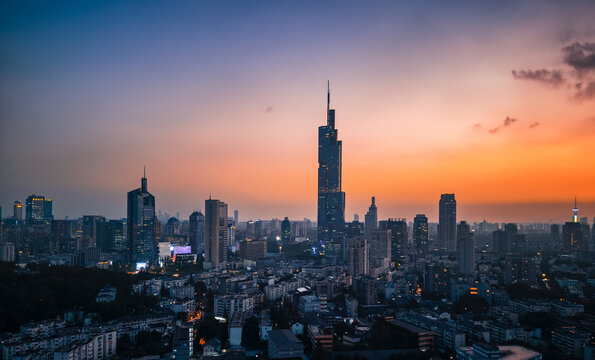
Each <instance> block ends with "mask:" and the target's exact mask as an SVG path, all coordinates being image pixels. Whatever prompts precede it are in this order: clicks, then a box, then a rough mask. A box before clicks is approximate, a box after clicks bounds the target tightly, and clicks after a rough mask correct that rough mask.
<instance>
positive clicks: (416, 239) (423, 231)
mask: <svg viewBox="0 0 595 360" xmlns="http://www.w3.org/2000/svg"><path fill="white" fill-rule="evenodd" d="M413 244H414V245H415V248H416V249H417V250H422V251H427V250H428V218H427V217H426V215H424V214H417V215H415V218H414V219H413Z"/></svg>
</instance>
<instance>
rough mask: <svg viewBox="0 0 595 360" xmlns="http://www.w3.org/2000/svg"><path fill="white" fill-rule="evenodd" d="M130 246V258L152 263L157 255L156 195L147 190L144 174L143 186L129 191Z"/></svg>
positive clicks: (138, 261) (138, 262) (135, 260)
mask: <svg viewBox="0 0 595 360" xmlns="http://www.w3.org/2000/svg"><path fill="white" fill-rule="evenodd" d="M127 224H128V246H129V251H130V260H131V261H132V262H133V263H135V264H137V266H139V264H141V263H143V264H145V265H146V264H151V263H152V262H153V261H154V260H155V259H156V257H157V250H156V244H155V241H156V240H155V197H154V196H153V195H152V194H151V193H149V191H148V190H147V178H146V175H144V174H143V177H142V179H141V187H140V188H138V189H134V190H132V191H130V192H128V222H127Z"/></svg>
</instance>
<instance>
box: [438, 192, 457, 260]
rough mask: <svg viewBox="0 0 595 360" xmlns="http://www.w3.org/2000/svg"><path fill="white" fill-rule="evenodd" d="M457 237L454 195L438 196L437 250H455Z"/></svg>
mask: <svg viewBox="0 0 595 360" xmlns="http://www.w3.org/2000/svg"><path fill="white" fill-rule="evenodd" d="M456 236H457V201H456V200H455V194H442V195H440V202H439V205H438V248H439V249H441V250H448V251H454V250H456V246H457V243H456Z"/></svg>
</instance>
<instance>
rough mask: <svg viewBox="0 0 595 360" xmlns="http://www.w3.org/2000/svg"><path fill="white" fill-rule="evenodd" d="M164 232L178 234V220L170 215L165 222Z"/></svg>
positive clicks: (172, 234)
mask: <svg viewBox="0 0 595 360" xmlns="http://www.w3.org/2000/svg"><path fill="white" fill-rule="evenodd" d="M165 234H166V235H170V236H175V235H180V220H178V218H176V217H170V218H169V219H168V220H167V223H166V224H165Z"/></svg>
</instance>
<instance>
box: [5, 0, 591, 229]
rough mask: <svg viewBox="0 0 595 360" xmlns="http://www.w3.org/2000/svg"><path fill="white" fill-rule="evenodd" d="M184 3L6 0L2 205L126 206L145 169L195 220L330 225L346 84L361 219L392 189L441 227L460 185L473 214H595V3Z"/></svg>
mask: <svg viewBox="0 0 595 360" xmlns="http://www.w3.org/2000/svg"><path fill="white" fill-rule="evenodd" d="M178 5H179V6H177V7H175V8H174V7H172V6H167V3H160V2H155V3H152V4H150V5H149V6H144V7H141V4H139V3H136V4H135V3H127V4H122V3H119V2H113V3H112V2H105V3H102V4H94V5H89V4H87V5H83V4H77V5H72V4H70V5H63V7H64V8H57V9H56V8H54V7H52V9H51V10H50V9H44V8H43V6H40V7H39V8H36V9H29V8H27V7H26V6H25V5H19V4H12V5H10V6H9V5H3V7H4V9H3V11H0V13H2V15H1V17H2V21H0V23H1V24H2V25H1V36H0V41H1V44H2V49H3V50H2V52H1V53H0V65H1V66H0V109H1V110H0V118H1V122H0V152H1V154H0V161H1V164H2V170H1V175H0V205H2V207H3V209H4V212H3V216H9V215H10V214H9V212H10V210H11V204H12V202H13V201H14V200H21V201H23V202H24V200H25V198H26V196H28V195H30V194H32V193H38V194H45V195H48V196H49V197H51V198H52V199H54V213H55V216H56V217H64V216H70V217H78V216H82V215H87V214H102V215H104V216H107V217H110V218H119V217H124V216H125V214H126V192H127V191H129V190H131V189H133V188H135V187H138V186H140V177H141V176H142V171H143V166H144V165H146V166H147V177H148V179H149V191H150V192H152V193H153V194H154V195H155V196H156V207H157V208H158V209H162V210H164V211H168V212H169V213H172V214H175V213H176V212H177V211H179V212H180V213H181V215H182V217H184V218H186V217H187V216H188V214H189V213H190V212H191V211H192V210H193V209H200V208H201V207H203V206H204V199H206V198H208V196H209V194H212V196H213V198H219V199H221V200H223V201H226V202H227V203H229V206H230V210H234V209H238V210H239V212H240V219H241V220H242V221H244V220H248V219H257V218H262V219H270V218H273V217H277V218H282V217H285V216H289V217H290V218H291V219H301V218H304V217H308V218H311V219H313V220H315V217H316V169H317V127H318V126H320V125H323V124H324V122H325V111H326V82H327V80H328V79H330V82H331V107H332V108H335V109H336V125H337V128H338V129H339V138H340V139H341V140H343V190H344V191H345V192H346V206H347V208H346V219H348V220H350V219H352V217H353V214H354V213H357V214H360V216H363V214H364V213H365V211H366V210H367V207H368V205H369V202H370V196H372V195H374V196H376V199H377V204H378V206H379V216H380V218H387V217H406V218H408V219H409V220H411V219H412V218H413V216H414V215H415V214H416V213H426V214H428V215H429V217H430V221H431V222H434V221H437V213H438V199H439V197H440V194H441V193H445V192H448V193H450V192H454V193H455V194H456V198H457V201H458V204H459V214H460V215H459V218H460V219H462V220H465V219H466V220H470V221H481V220H483V219H487V220H488V221H517V222H528V221H550V220H553V221H565V220H567V219H570V216H571V207H572V201H573V199H574V196H577V197H578V200H579V208H580V209H581V214H580V215H581V216H589V218H590V220H589V222H590V223H591V221H592V220H591V219H592V218H593V217H595V164H594V160H593V158H594V155H595V23H594V22H593V19H594V18H595V4H593V3H592V2H578V1H576V2H575V1H570V2H554V1H552V2H549V1H534V2H531V1H529V2H523V3H522V4H520V3H517V2H506V1H505V2H502V3H498V4H487V3H486V4H477V3H475V2H453V3H452V4H449V5H448V6H447V5H445V4H437V3H431V2H427V3H426V2H420V3H419V4H395V3H392V2H374V3H368V2H365V3H364V2H353V3H352V2H341V3H334V2H328V3H327V2H325V3H323V4H320V3H318V2H299V3H298V2H288V3H284V4H283V6H282V5H281V4H279V3H260V2H251V3H250V4H238V3H227V2H216V3H198V2H188V3H184V2H181V3H179V4H178ZM513 71H514V73H513ZM579 84H580V85H579ZM507 119H508V120H507Z"/></svg>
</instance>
